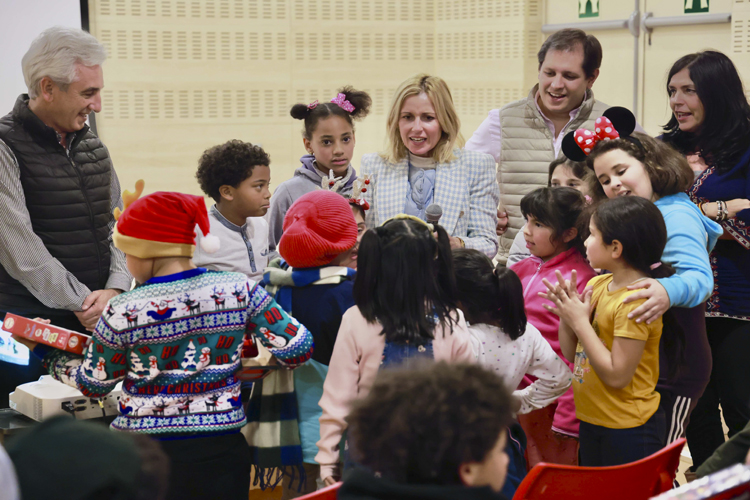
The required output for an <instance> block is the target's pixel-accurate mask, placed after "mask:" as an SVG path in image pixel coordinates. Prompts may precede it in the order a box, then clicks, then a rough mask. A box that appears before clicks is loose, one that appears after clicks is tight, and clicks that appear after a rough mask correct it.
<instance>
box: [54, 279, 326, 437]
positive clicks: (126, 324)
mask: <svg viewBox="0 0 750 500" xmlns="http://www.w3.org/2000/svg"><path fill="white" fill-rule="evenodd" d="M180 275H187V276H186V277H183V278H182V279H174V280H170V281H167V282H159V281H158V280H152V281H154V282H151V281H150V282H147V283H146V284H144V285H143V286H141V287H139V288H136V289H135V290H133V291H131V292H127V293H124V294H121V295H119V296H117V297H115V298H114V299H112V300H111V301H110V304H109V306H110V307H111V308H112V309H113V310H114V313H113V314H105V315H104V316H102V318H101V319H100V320H99V322H98V323H97V325H96V328H95V331H94V335H93V341H92V343H91V344H90V346H89V348H88V350H87V352H86V356H85V358H84V359H81V358H80V357H78V358H77V359H76V357H75V356H74V355H72V354H70V353H65V352H63V351H53V352H52V353H51V354H49V355H47V356H46V357H45V360H44V361H45V364H46V365H47V366H48V367H49V369H50V372H51V373H52V375H53V376H55V378H57V379H58V380H60V381H62V382H64V383H68V384H69V385H73V386H76V387H78V389H79V390H81V392H83V393H84V394H85V395H87V396H89V397H103V396H104V395H106V394H107V393H109V392H110V391H111V390H112V389H113V388H114V386H115V384H117V382H119V381H123V386H122V396H121V398H120V413H121V415H120V416H118V417H117V418H116V419H115V421H114V422H113V424H112V427H113V428H116V429H120V430H131V431H136V432H148V433H184V432H207V431H208V432H210V431H217V432H218V431H225V430H227V429H238V428H239V427H241V426H242V425H243V424H244V421H245V416H244V412H243V410H242V407H241V402H240V382H239V381H238V380H237V379H236V378H235V376H234V374H235V372H236V371H237V369H238V368H239V366H240V357H241V350H242V345H243V340H244V338H245V330H246V325H250V328H251V330H250V332H248V333H251V332H254V333H255V334H256V335H257V337H258V338H259V340H260V341H261V342H262V343H263V344H264V345H265V346H266V347H267V348H268V349H269V350H270V351H271V353H272V354H274V355H275V356H276V358H277V360H278V361H279V363H280V364H282V365H285V366H288V367H290V368H293V367H296V366H299V365H301V364H303V363H304V362H306V361H307V360H308V359H309V358H310V356H311V354H312V347H313V346H312V336H311V335H310V333H309V332H308V331H307V329H306V328H305V327H304V326H302V325H301V324H300V323H299V322H297V320H295V319H294V318H292V317H290V316H289V315H287V314H286V312H284V311H283V310H282V309H281V308H280V307H279V306H278V305H277V304H276V303H275V301H274V300H273V298H271V297H270V296H269V295H268V294H267V293H266V292H265V290H264V289H263V288H261V287H259V286H258V285H257V284H256V283H254V282H252V281H248V279H247V277H246V276H245V275H242V274H239V273H225V272H212V271H206V270H204V269H198V270H193V272H190V271H188V272H186V273H180ZM174 276H177V275H174ZM222 289H224V290H226V289H230V290H234V289H242V290H244V293H243V294H239V296H237V297H234V296H231V295H225V296H224V297H225V300H224V301H223V302H221V303H218V302H217V301H216V300H215V299H214V298H213V297H212V295H214V296H215V295H216V291H217V290H219V291H221V290H222ZM186 297H187V298H188V301H189V302H190V304H185V298H186ZM181 299H182V300H181ZM180 303H182V304H184V305H185V307H182V306H179V304H180ZM172 304H177V305H178V307H171V305H172ZM196 304H199V307H196ZM166 306H170V307H166ZM165 307H166V309H165ZM156 308H158V309H156ZM150 312H154V313H157V315H161V316H164V319H162V320H155V319H154V314H149V313H150ZM248 320H250V321H248ZM279 339H283V342H279Z"/></svg>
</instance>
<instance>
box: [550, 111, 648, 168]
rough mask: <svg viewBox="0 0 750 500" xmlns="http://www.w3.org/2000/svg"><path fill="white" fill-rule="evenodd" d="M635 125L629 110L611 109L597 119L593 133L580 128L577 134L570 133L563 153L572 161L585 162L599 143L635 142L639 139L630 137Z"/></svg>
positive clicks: (564, 143) (563, 142)
mask: <svg viewBox="0 0 750 500" xmlns="http://www.w3.org/2000/svg"><path fill="white" fill-rule="evenodd" d="M635 123H636V122H635V116H633V113H631V112H630V110H629V109H627V108H623V107H620V106H614V107H611V108H609V109H608V110H607V111H605V112H604V114H602V116H600V117H599V118H597V119H596V122H595V125H594V130H593V131H591V130H586V129H584V128H579V129H578V130H576V131H575V132H568V134H566V135H565V137H564V138H563V141H562V150H563V153H564V154H565V156H567V157H568V159H570V160H573V161H584V160H585V159H586V157H587V156H588V155H589V153H591V151H592V150H593V149H594V146H596V144H597V143H598V142H599V141H609V140H611V139H629V140H631V141H633V142H635V141H637V139H635V137H630V134H632V133H633V130H635ZM636 144H637V143H636Z"/></svg>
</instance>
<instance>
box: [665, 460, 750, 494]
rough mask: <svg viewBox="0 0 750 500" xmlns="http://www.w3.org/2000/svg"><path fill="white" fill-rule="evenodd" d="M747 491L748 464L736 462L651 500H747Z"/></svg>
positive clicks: (749, 485)
mask: <svg viewBox="0 0 750 500" xmlns="http://www.w3.org/2000/svg"><path fill="white" fill-rule="evenodd" d="M749 492H750V466H747V465H743V464H736V465H733V466H731V467H727V468H726V469H723V470H720V471H717V472H714V473H713V474H711V475H708V476H705V477H702V478H700V479H696V480H695V481H692V482H689V483H688V484H686V485H684V486H681V487H679V488H677V489H673V490H669V491H667V492H666V493H662V494H661V495H659V496H656V497H651V500H708V499H710V500H730V499H738V500H739V499H742V500H747V499H748V498H750V493H749Z"/></svg>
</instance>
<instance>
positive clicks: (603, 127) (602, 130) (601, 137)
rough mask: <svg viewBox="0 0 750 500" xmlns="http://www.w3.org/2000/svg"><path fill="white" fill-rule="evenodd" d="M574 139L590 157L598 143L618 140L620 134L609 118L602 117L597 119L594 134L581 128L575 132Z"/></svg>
mask: <svg viewBox="0 0 750 500" xmlns="http://www.w3.org/2000/svg"><path fill="white" fill-rule="evenodd" d="M573 137H575V141H576V144H578V147H580V148H581V149H582V150H583V152H584V153H585V154H586V155H587V156H588V154H589V153H591V150H592V149H594V146H596V143H597V142H599V141H609V140H611V139H618V138H619V137H620V134H618V133H617V130H615V126H614V125H612V121H611V120H610V119H609V118H607V117H606V116H600V117H599V118H597V119H596V122H595V125H594V131H593V132H592V131H591V130H586V129H585V128H579V129H578V130H576V131H575V133H574V134H573Z"/></svg>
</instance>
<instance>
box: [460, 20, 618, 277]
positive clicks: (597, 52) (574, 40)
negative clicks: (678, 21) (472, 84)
mask: <svg viewBox="0 0 750 500" xmlns="http://www.w3.org/2000/svg"><path fill="white" fill-rule="evenodd" d="M537 58H538V60H539V83H538V84H536V85H535V86H534V88H532V89H531V92H529V95H528V97H526V98H525V99H521V100H519V101H515V102H512V103H510V104H508V105H506V106H504V107H503V108H501V109H493V110H492V111H490V113H489V116H488V117H487V118H486V119H485V120H484V121H483V122H482V124H481V125H480V126H479V128H478V129H477V130H476V132H474V135H473V136H472V137H471V139H470V140H469V141H468V142H467V143H466V149H469V150H472V151H480V152H482V153H488V154H491V155H492V156H493V157H495V161H496V162H497V164H498V168H497V181H498V183H499V184H500V203H501V206H500V207H499V208H498V217H501V216H502V214H503V212H505V213H507V215H508V219H507V221H508V225H507V230H504V228H503V227H502V223H503V222H504V220H502V218H501V220H500V223H499V224H498V234H502V236H501V237H500V238H499V239H500V250H499V251H498V260H499V261H500V262H501V263H505V261H506V259H507V257H508V250H509V249H510V246H511V243H512V242H513V238H514V237H515V235H516V233H517V232H518V231H519V230H520V229H521V228H522V227H523V224H524V220H523V216H522V214H521V209H520V203H521V198H523V196H524V195H525V194H526V193H529V192H530V191H533V190H534V189H536V188H538V187H542V186H546V185H547V175H548V168H549V164H550V162H552V161H553V160H554V159H555V158H557V156H558V155H559V154H561V153H560V148H561V145H562V139H563V137H564V136H565V134H566V133H568V132H569V131H570V130H575V129H577V128H582V127H583V128H588V129H593V125H594V120H596V119H597V118H598V117H599V116H601V115H602V113H603V112H604V111H605V110H606V109H607V108H608V107H609V106H608V105H606V104H604V103H603V102H600V101H597V100H595V99H594V93H593V92H592V91H591V87H592V86H593V85H594V82H595V81H596V78H597V77H598V76H599V66H600V65H601V62H602V46H601V45H600V44H599V40H597V39H596V37H594V36H593V35H587V34H586V33H585V32H583V31H581V30H579V29H563V30H560V31H557V32H556V33H554V34H552V35H551V36H550V37H549V38H547V40H545V42H544V44H542V48H541V49H540V50H539V53H538V54H537Z"/></svg>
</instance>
